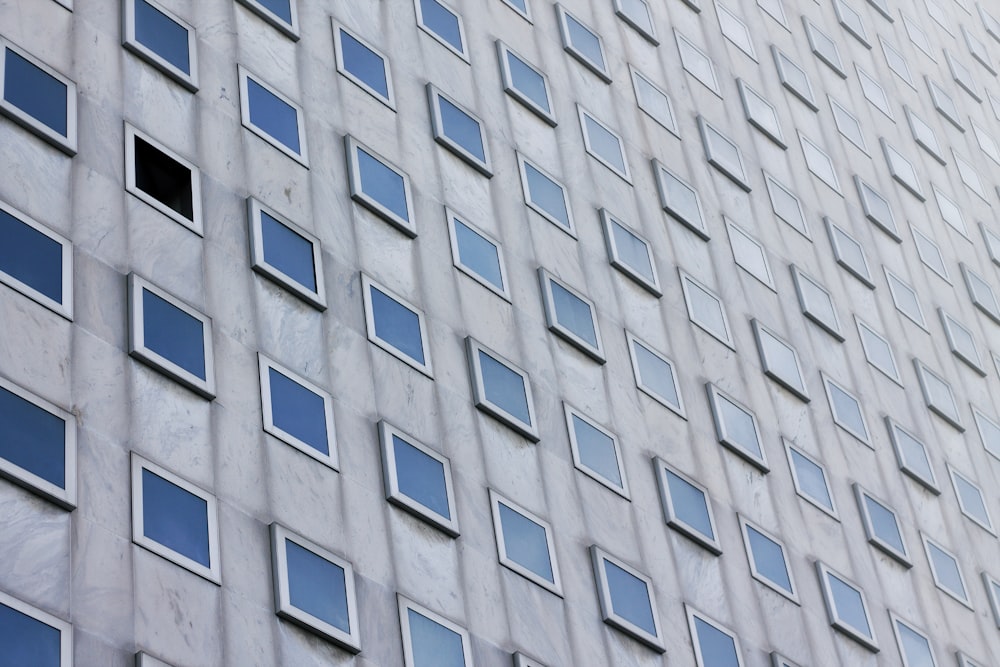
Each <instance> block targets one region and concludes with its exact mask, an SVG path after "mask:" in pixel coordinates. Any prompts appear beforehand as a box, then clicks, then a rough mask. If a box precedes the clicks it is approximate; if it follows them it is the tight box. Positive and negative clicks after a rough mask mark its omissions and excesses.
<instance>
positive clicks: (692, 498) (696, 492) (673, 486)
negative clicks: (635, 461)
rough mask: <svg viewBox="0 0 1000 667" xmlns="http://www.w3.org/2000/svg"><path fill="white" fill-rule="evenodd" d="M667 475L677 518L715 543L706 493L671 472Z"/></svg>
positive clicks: (667, 471)
mask: <svg viewBox="0 0 1000 667" xmlns="http://www.w3.org/2000/svg"><path fill="white" fill-rule="evenodd" d="M665 473H666V475H667V486H668V488H669V491H670V501H671V503H672V504H673V509H674V513H675V514H676V515H677V518H678V519H680V520H681V521H683V522H684V523H686V524H688V525H689V526H691V527H692V528H694V529H695V530H697V531H698V532H700V533H702V534H704V535H705V536H706V537H708V539H710V540H713V541H714V540H715V531H714V530H712V517H711V515H710V514H709V513H708V499H707V498H706V497H705V494H704V492H702V490H701V489H699V488H698V487H696V486H694V485H693V484H691V483H689V482H688V481H687V480H685V479H683V478H681V477H679V476H678V475H675V474H674V473H672V472H670V471H669V470H666V471H665Z"/></svg>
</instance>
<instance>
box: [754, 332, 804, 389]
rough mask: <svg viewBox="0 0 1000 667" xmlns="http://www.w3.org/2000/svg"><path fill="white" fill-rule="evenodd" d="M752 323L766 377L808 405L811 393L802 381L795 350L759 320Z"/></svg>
mask: <svg viewBox="0 0 1000 667" xmlns="http://www.w3.org/2000/svg"><path fill="white" fill-rule="evenodd" d="M750 323H751V325H752V326H753V333H754V338H755V339H756V340H757V352H758V353H759V354H760V365H761V368H762V369H763V371H764V375H766V376H768V377H769V378H771V379H772V380H774V381H775V382H777V383H778V384H780V385H781V386H782V387H784V388H785V389H787V390H788V391H790V392H792V393H793V394H795V396H797V397H798V398H800V399H802V400H803V401H805V402H806V403H808V402H809V393H808V392H807V391H806V384H805V381H804V380H803V379H802V369H801V367H800V366H799V355H798V353H797V352H796V351H795V348H793V347H792V346H791V345H789V344H788V342H787V341H785V340H784V339H783V338H781V337H779V336H778V335H777V334H776V333H774V332H773V331H772V330H771V329H769V328H768V327H765V326H764V325H763V324H761V323H760V322H759V321H758V320H756V319H753V320H751V321H750Z"/></svg>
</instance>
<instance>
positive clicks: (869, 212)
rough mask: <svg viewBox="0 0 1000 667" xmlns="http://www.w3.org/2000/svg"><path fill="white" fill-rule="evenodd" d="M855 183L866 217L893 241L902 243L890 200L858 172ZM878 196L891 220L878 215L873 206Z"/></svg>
mask: <svg viewBox="0 0 1000 667" xmlns="http://www.w3.org/2000/svg"><path fill="white" fill-rule="evenodd" d="M854 185H855V187H856V189H857V191H858V199H860V200H861V208H862V209H863V210H864V212H865V218H867V219H868V220H869V221H870V222H872V223H873V224H874V225H875V226H876V227H878V228H879V229H881V230H882V231H883V232H885V233H886V234H888V235H889V238H891V239H892V240H893V241H895V242H896V243H902V242H903V238H902V237H901V236H900V235H899V228H898V227H897V225H896V217H895V215H894V214H893V212H892V205H891V204H890V203H889V200H888V199H886V198H885V197H883V196H882V194H881V193H879V192H878V191H877V190H876V189H875V188H874V187H872V186H871V185H869V184H868V183H867V182H866V181H864V180H863V179H862V178H861V176H859V175H858V174H855V175H854ZM876 197H877V198H878V199H881V200H882V201H883V202H884V203H885V207H886V209H887V210H888V211H889V220H883V219H881V218H880V217H879V216H878V215H877V211H876V210H875V207H874V206H872V199H873V198H876Z"/></svg>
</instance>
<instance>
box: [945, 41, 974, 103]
mask: <svg viewBox="0 0 1000 667" xmlns="http://www.w3.org/2000/svg"><path fill="white" fill-rule="evenodd" d="M944 59H945V61H946V62H947V63H948V71H949V72H950V73H951V78H952V79H953V80H954V81H955V83H957V84H958V87H959V88H961V89H962V90H964V91H965V92H967V93H968V94H969V96H970V97H972V99H974V100H975V101H976V102H978V103H980V104H981V103H982V101H983V96H982V94H981V93H980V92H979V90H978V89H977V88H976V84H975V80H974V79H973V77H972V71H971V70H970V69H969V68H968V67H966V66H965V65H964V64H963V63H962V62H961V61H959V60H957V59H956V58H955V56H954V55H953V54H952V52H951V51H949V50H948V49H947V48H946V49H944Z"/></svg>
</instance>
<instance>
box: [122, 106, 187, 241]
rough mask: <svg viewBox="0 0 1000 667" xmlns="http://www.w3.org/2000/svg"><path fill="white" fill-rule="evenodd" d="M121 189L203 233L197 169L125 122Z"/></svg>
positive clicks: (180, 222) (176, 220) (178, 221)
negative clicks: (123, 171)
mask: <svg viewBox="0 0 1000 667" xmlns="http://www.w3.org/2000/svg"><path fill="white" fill-rule="evenodd" d="M125 190H126V191H127V192H130V193H132V194H133V195H135V196H136V197H138V198H139V199H140V200H142V201H144V202H146V203H147V204H149V205H150V206H152V207H153V208H155V209H156V210H157V211H159V212H160V213H162V214H164V215H165V216H167V217H168V218H170V219H171V220H173V221H175V222H177V223H179V224H181V225H183V226H184V227H187V228H188V229H190V230H191V231H192V232H194V233H195V234H197V235H198V236H204V227H203V223H202V204H201V171H200V170H199V169H198V167H196V166H195V165H194V164H193V163H192V162H189V161H188V160H185V159H184V158H182V157H181V156H180V155H178V154H177V153H175V152H174V151H172V150H170V149H169V148H167V147H166V146H164V145H163V144H161V143H160V142H158V141H156V140H155V139H153V138H152V137H150V136H149V135H148V134H146V133H144V132H141V131H139V130H138V129H136V128H135V127H133V126H132V125H129V124H128V123H125Z"/></svg>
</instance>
